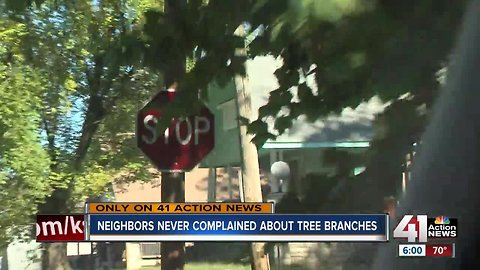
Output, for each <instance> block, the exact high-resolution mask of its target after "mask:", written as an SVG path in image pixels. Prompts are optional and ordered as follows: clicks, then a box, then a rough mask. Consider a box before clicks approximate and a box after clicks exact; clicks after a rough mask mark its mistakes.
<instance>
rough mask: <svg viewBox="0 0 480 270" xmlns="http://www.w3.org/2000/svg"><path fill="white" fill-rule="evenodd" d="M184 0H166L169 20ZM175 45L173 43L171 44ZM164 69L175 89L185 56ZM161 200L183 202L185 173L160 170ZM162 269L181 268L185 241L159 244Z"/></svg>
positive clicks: (168, 81)
mask: <svg viewBox="0 0 480 270" xmlns="http://www.w3.org/2000/svg"><path fill="white" fill-rule="evenodd" d="M185 4H186V0H166V1H165V14H166V16H167V18H168V19H169V20H170V21H172V22H173V21H175V20H176V17H178V16H181V12H182V6H184V5H185ZM172 46H175V44H172ZM168 66H169V68H168V70H166V71H165V84H166V86H167V87H168V88H169V89H174V90H177V82H179V81H181V80H182V79H183V77H184V76H185V68H186V56H184V55H178V56H177V58H176V59H172V61H171V62H170V63H169V65H168ZM161 193H162V194H161V200H162V202H185V173H183V172H179V173H171V172H162V184H161ZM161 262H162V266H161V268H162V270H182V269H183V268H184V266H185V242H164V243H162V245H161Z"/></svg>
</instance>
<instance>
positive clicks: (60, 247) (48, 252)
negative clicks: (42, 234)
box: [42, 243, 71, 270]
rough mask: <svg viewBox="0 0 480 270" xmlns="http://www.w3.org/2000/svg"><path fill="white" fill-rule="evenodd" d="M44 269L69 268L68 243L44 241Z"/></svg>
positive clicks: (61, 269) (65, 269) (62, 269)
mask: <svg viewBox="0 0 480 270" xmlns="http://www.w3.org/2000/svg"><path fill="white" fill-rule="evenodd" d="M43 248H44V250H43V256H42V257H43V260H42V269H44V270H69V269H71V267H70V264H69V262H68V257H67V243H43Z"/></svg>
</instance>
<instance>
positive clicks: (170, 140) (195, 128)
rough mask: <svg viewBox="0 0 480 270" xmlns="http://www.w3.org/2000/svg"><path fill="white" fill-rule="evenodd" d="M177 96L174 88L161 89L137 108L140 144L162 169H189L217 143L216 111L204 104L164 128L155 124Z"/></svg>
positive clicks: (144, 151)
mask: <svg viewBox="0 0 480 270" xmlns="http://www.w3.org/2000/svg"><path fill="white" fill-rule="evenodd" d="M174 98H175V92H173V91H161V92H160V93H158V94H157V95H156V96H155V97H154V98H153V99H152V100H151V101H150V102H149V103H147V105H145V106H144V107H143V108H142V109H141V110H140V111H139V112H138V115H137V130H136V136H137V146H138V147H139V148H140V149H141V150H142V152H143V153H144V154H145V155H146V156H147V157H148V158H149V159H150V160H151V161H152V162H153V164H155V165H156V166H157V167H158V169H159V170H161V171H190V170H191V169H193V168H194V167H195V166H196V165H197V164H198V163H199V162H200V161H201V160H202V159H203V158H205V156H206V155H208V153H209V152H210V151H211V150H212V149H213V147H214V145H215V132H214V115H213V114H212V112H210V110H209V109H208V108H207V107H206V106H205V105H204V106H202V108H201V109H200V112H199V113H198V114H196V115H191V116H189V117H185V118H179V119H172V120H171V124H170V125H169V126H168V128H167V129H166V130H165V131H164V132H161V131H160V129H159V128H158V127H157V126H156V125H157V124H158V122H159V120H160V118H161V117H162V115H163V114H164V110H165V107H166V105H167V104H168V103H169V102H172V101H173V100H174Z"/></svg>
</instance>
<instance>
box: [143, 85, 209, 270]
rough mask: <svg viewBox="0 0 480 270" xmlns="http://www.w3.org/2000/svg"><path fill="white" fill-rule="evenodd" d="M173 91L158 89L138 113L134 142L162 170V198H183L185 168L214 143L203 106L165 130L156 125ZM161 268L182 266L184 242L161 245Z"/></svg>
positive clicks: (206, 111)
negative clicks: (198, 110) (159, 90)
mask: <svg viewBox="0 0 480 270" xmlns="http://www.w3.org/2000/svg"><path fill="white" fill-rule="evenodd" d="M176 96H177V95H176V91H175V90H174V89H170V90H167V91H161V92H159V93H158V94H157V95H156V96H154V97H153V99H152V100H150V102H148V103H147V104H146V105H145V106H144V107H143V108H142V109H141V110H140V111H139V112H138V115H137V128H136V136H137V146H138V147H139V148H140V150H142V152H143V153H144V154H145V155H146V156H147V157H148V158H149V159H150V160H151V161H152V163H153V164H154V165H155V166H156V167H157V168H158V169H159V170H160V171H161V172H162V186H161V188H162V190H161V192H162V194H161V199H162V202H185V171H190V170H191V169H193V168H195V166H196V165H197V164H198V163H199V162H200V161H201V160H202V159H203V158H204V157H205V156H207V155H208V153H209V152H210V151H211V150H212V149H213V148H214V146H215V132H214V123H215V122H214V115H213V114H212V113H211V112H210V110H209V109H208V108H207V107H206V106H203V107H201V109H200V112H199V113H198V114H195V115H190V116H188V117H185V118H178V119H172V120H171V122H170V125H168V126H167V127H166V129H165V130H163V129H161V128H160V127H158V124H159V123H160V122H161V121H160V120H161V118H162V116H163V115H165V110H166V108H167V105H168V104H169V103H171V102H173V100H174V99H175V97H176ZM161 250H162V251H161V253H162V259H161V260H162V269H163V270H171V269H183V267H184V264H185V259H184V254H185V243H184V242H164V243H162V245H161Z"/></svg>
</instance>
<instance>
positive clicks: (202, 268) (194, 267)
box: [185, 263, 250, 270]
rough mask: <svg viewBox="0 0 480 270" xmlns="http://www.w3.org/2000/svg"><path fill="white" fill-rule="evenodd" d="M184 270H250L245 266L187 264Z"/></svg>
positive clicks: (248, 266)
mask: <svg viewBox="0 0 480 270" xmlns="http://www.w3.org/2000/svg"><path fill="white" fill-rule="evenodd" d="M185 270H250V265H246V264H225V263H187V264H186V265H185Z"/></svg>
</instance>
